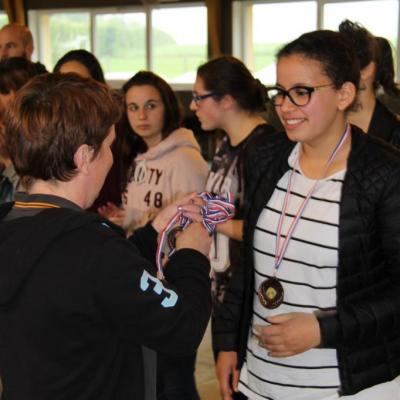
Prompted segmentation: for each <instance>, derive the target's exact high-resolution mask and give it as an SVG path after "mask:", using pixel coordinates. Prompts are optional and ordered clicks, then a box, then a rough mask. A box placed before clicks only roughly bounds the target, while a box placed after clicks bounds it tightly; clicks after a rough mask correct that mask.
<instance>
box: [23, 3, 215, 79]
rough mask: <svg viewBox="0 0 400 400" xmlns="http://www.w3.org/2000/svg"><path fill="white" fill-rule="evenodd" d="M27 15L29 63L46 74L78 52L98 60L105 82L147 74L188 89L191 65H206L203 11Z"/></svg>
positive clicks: (191, 7)
mask: <svg viewBox="0 0 400 400" xmlns="http://www.w3.org/2000/svg"><path fill="white" fill-rule="evenodd" d="M28 16H29V26H30V27H31V29H32V33H33V36H34V39H35V43H36V47H37V51H36V53H35V54H34V58H38V59H39V60H40V61H41V62H43V63H44V64H45V65H46V67H47V69H48V70H50V71H51V70H52V69H53V67H54V65H55V63H56V62H57V60H58V59H59V58H60V57H61V56H62V55H63V54H65V53H66V52H67V51H69V50H73V49H79V48H83V49H86V50H88V51H91V52H93V54H95V56H96V57H97V58H98V59H99V61H100V63H101V65H102V67H103V69H104V72H105V77H106V79H107V80H109V81H110V80H111V81H125V80H126V79H128V78H129V77H131V76H132V75H133V74H134V73H135V72H137V71H139V70H141V69H151V70H153V71H155V72H156V73H158V74H160V75H161V76H162V77H164V78H165V79H166V80H168V81H169V82H172V83H174V82H175V83H184V84H185V83H186V84H188V83H190V84H192V83H193V81H194V79H195V78H194V77H195V73H196V69H197V66H198V65H199V64H201V63H203V62H205V61H206V60H207V9H206V7H205V6H199V5H193V4H185V5H180V6H160V5H154V6H146V7H145V8H144V7H131V8H124V9H122V8H118V9H114V8H109V9H90V10H61V11H60V10H43V11H29V15H28ZM119 83H120V82H118V83H116V85H118V84H119Z"/></svg>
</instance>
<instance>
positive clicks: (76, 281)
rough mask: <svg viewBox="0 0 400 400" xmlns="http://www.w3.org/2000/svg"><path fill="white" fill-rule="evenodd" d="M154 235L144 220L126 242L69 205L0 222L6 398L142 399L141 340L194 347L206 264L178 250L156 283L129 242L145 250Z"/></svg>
mask: <svg viewBox="0 0 400 400" xmlns="http://www.w3.org/2000/svg"><path fill="white" fill-rule="evenodd" d="M9 209H10V205H4V206H3V207H2V208H0V216H1V215H3V216H4V215H5V214H7V212H8V211H9ZM156 237H157V235H156V232H155V231H154V229H153V228H152V227H151V226H150V225H148V226H146V227H145V228H143V229H142V230H140V231H138V233H137V236H136V237H135V238H133V242H129V241H128V240H126V239H125V238H124V237H123V236H122V235H121V234H120V233H119V232H117V230H116V228H114V227H113V226H112V225H111V224H110V223H108V222H106V221H105V220H104V219H101V218H100V217H98V216H95V215H89V214H87V213H84V212H81V211H76V210H72V209H67V208H58V209H47V210H45V211H41V212H39V213H38V214H36V215H34V216H30V217H22V218H16V219H13V220H9V221H4V222H1V223H0V260H1V264H0V376H1V377H2V380H3V386H4V400H55V399H57V400H63V399H65V400H67V399H68V400H71V399H74V400H89V399H92V400H103V399H104V400H105V399H107V400H111V399H112V400H114V399H115V400H128V399H129V400H131V399H139V400H141V399H143V398H144V391H145V388H144V383H143V380H144V377H143V357H142V345H145V346H147V347H149V348H152V349H154V350H156V351H158V352H163V353H166V354H171V355H174V356H179V355H189V354H193V353H194V352H195V350H196V348H197V347H198V345H199V343H200V341H201V338H202V336H203V333H204V331H205V328H206V325H207V321H208V319H209V315H210V308H211V299H210V282H209V277H208V274H209V262H208V260H207V258H206V257H204V256H203V255H202V254H200V253H199V252H197V251H195V250H189V249H182V250H179V251H177V252H176V253H175V254H174V255H173V256H172V258H171V260H170V261H169V263H168V265H167V266H166V268H165V275H166V279H167V282H168V283H165V282H160V281H158V280H156V279H155V278H154V276H153V273H154V270H153V267H152V263H151V262H150V261H148V260H146V259H145V258H143V257H142V256H141V255H140V252H139V250H138V248H137V247H136V245H138V246H140V248H141V249H143V250H144V253H145V254H147V256H148V257H150V255H154V254H155V244H156Z"/></svg>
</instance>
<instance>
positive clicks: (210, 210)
mask: <svg viewBox="0 0 400 400" xmlns="http://www.w3.org/2000/svg"><path fill="white" fill-rule="evenodd" d="M198 196H199V197H200V198H202V199H203V201H204V205H203V206H202V207H201V209H200V214H201V216H202V217H203V221H202V222H203V225H204V227H205V228H206V229H207V231H208V233H209V234H210V235H211V234H212V233H213V232H214V231H215V226H216V225H217V224H220V223H221V222H226V221H228V220H230V219H232V218H233V216H234V215H235V206H234V204H233V196H232V194H231V193H228V194H227V196H226V197H224V196H221V195H216V194H212V193H209V192H202V193H199V194H198ZM192 222H193V221H192V220H191V219H190V218H188V217H186V216H185V215H184V213H183V211H181V210H179V209H178V212H177V213H176V214H175V215H174V216H173V217H172V218H171V220H170V221H169V223H168V224H167V226H166V227H165V228H164V230H163V231H162V232H161V234H160V239H159V242H158V246H157V253H156V264H157V269H158V278H159V279H164V274H163V272H162V258H163V255H164V251H165V248H166V247H167V239H168V234H169V233H170V232H171V230H172V229H173V228H175V227H176V226H179V227H181V228H182V230H184V229H185V228H186V227H187V226H188V225H189V224H190V223H192ZM174 252H175V249H169V251H168V254H167V255H168V257H171V256H172V254H173V253H174Z"/></svg>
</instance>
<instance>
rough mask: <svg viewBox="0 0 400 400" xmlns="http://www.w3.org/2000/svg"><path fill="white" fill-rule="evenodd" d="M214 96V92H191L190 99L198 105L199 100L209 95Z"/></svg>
mask: <svg viewBox="0 0 400 400" xmlns="http://www.w3.org/2000/svg"><path fill="white" fill-rule="evenodd" d="M212 96H215V93H213V92H210V93H205V94H196V93H192V101H194V102H195V103H196V105H199V103H200V101H201V100H204V99H208V98H209V97H212Z"/></svg>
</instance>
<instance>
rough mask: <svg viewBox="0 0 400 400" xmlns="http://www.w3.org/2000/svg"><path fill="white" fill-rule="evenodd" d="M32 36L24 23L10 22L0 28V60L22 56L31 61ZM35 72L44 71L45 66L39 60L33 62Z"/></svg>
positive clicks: (41, 72) (40, 72)
mask: <svg viewBox="0 0 400 400" xmlns="http://www.w3.org/2000/svg"><path fill="white" fill-rule="evenodd" d="M32 53H33V37H32V33H31V31H30V30H29V29H28V28H27V27H26V26H24V25H21V24H18V23H11V24H7V25H4V26H3V27H2V28H1V29H0V61H3V60H5V59H6V58H11V57H24V58H26V59H27V60H29V61H31V58H32ZM33 65H34V67H35V70H36V73H37V74H43V73H46V72H47V71H46V67H45V66H44V65H43V64H41V63H40V62H36V63H33Z"/></svg>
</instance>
